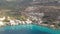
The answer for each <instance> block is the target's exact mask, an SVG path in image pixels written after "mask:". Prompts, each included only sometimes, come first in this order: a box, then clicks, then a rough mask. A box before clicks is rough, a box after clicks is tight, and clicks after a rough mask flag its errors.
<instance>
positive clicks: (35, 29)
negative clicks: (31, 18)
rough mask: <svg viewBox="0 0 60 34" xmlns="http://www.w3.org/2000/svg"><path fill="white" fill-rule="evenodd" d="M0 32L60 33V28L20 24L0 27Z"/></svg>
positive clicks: (8, 33) (7, 33)
mask: <svg viewBox="0 0 60 34" xmlns="http://www.w3.org/2000/svg"><path fill="white" fill-rule="evenodd" d="M0 34H60V30H53V29H50V28H47V27H43V26H38V25H18V26H6V27H3V28H0Z"/></svg>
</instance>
